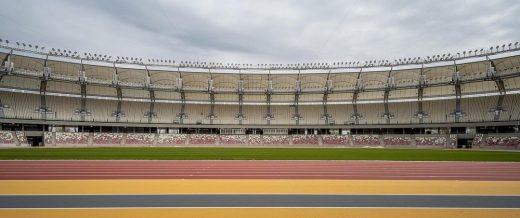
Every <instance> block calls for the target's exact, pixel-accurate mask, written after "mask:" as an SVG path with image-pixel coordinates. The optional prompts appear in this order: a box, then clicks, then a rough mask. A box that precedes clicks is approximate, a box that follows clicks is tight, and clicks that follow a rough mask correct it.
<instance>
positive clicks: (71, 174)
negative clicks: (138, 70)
mask: <svg viewBox="0 0 520 218" xmlns="http://www.w3.org/2000/svg"><path fill="white" fill-rule="evenodd" d="M0 179H2V180H12V179H20V180H31V179H378V180H473V181H475V180H481V181H482V180H484V181H485V180H488V181H520V163H491V162H487V163H485V162H401V161H155V160H154V161H146V160H143V161H141V160H136V161H127V160H120V161H119V160H116V161H70V160H66V161H0Z"/></svg>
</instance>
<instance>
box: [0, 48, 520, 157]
mask: <svg viewBox="0 0 520 218" xmlns="http://www.w3.org/2000/svg"><path fill="white" fill-rule="evenodd" d="M7 41H8V40H6V42H4V43H3V44H2V48H3V49H4V51H3V52H2V54H1V57H0V58H2V59H3V65H2V68H3V71H2V80H1V85H2V87H1V91H2V92H1V93H0V94H1V102H2V111H1V112H2V113H1V114H0V116H1V117H2V118H1V119H2V123H3V125H2V129H3V132H2V144H4V145H6V146H13V147H16V146H44V147H60V146H103V145H113V146H116V145H141V146H161V145H180V146H191V145H211V146H233V145H243V146H264V145H266V146H269V145H272V146H296V147H298V146H313V147H335V146H343V147H353V146H381V147H434V148H487V149H517V147H518V145H519V143H520V139H519V138H518V127H519V126H518V121H519V120H520V111H519V109H518V107H516V106H517V105H518V104H519V101H520V97H519V95H518V94H519V91H520V87H519V82H518V80H519V78H518V77H519V75H520V56H519V55H518V51H519V50H520V46H519V45H518V42H516V43H514V44H513V43H509V44H508V45H505V44H504V45H502V46H496V47H495V46H493V47H490V48H489V49H477V50H474V51H468V52H466V51H463V52H458V53H457V54H442V55H431V57H430V56H428V57H416V58H408V59H398V60H394V61H389V60H377V61H376V60H374V61H364V62H359V61H357V62H335V63H304V64H300V63H297V64H274V65H273V64H270V65H265V64H230V63H212V62H191V61H180V62H178V61H177V62H176V61H172V60H163V59H160V60H143V59H142V58H139V59H138V58H134V57H130V58H129V57H112V56H109V55H104V54H90V53H81V52H80V53H78V52H77V51H70V50H62V49H55V48H52V49H51V50H48V51H45V52H43V50H41V49H38V48H36V46H35V47H34V48H32V49H31V47H32V45H27V46H20V43H18V42H17V43H16V44H13V43H12V42H11V44H10V45H9V44H8V43H7ZM23 44H24V45H25V43H23ZM28 46H31V47H28Z"/></svg>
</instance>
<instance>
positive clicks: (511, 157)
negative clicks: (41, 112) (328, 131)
mask: <svg viewBox="0 0 520 218" xmlns="http://www.w3.org/2000/svg"><path fill="white" fill-rule="evenodd" d="M0 159H2V160H406V161H514V162H520V152H505V151H471V150H430V149H376V148H175V147H169V148H157V147H139V148H128V147H125V148H33V149H27V148H13V149H0Z"/></svg>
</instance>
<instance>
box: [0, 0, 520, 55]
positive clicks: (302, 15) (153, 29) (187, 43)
mask: <svg viewBox="0 0 520 218" xmlns="http://www.w3.org/2000/svg"><path fill="white" fill-rule="evenodd" d="M0 5H1V7H2V9H1V10H0V28H1V32H0V38H2V39H4V40H5V39H9V40H10V41H12V42H14V41H20V42H26V43H32V44H38V45H44V46H46V47H48V48H49V47H55V48H62V49H67V50H69V49H70V50H76V51H80V52H94V53H102V54H110V55H112V56H120V55H123V56H133V57H143V58H164V59H173V60H177V61H180V60H191V61H214V62H225V63H227V62H232V63H253V64H257V63H298V62H334V61H352V60H361V61H363V60H378V59H391V60H393V59H394V58H401V57H417V56H421V57H424V56H426V55H431V54H442V53H448V52H451V53H453V52H457V51H462V50H468V49H477V48H489V47H490V46H492V45H498V44H500V45H501V44H504V43H509V42H516V41H520V1H518V0H478V1H477V0H475V1H460V0H445V1H420V0H382V1H372V0H364V1H341V0H316V1H306V0H272V1H267V0H257V1H254V0H251V1H248V0H215V1H210V0H185V1H174V0H158V1H144V0H135V1H133V0H70V1H60V0H45V1H44V0H33V1H30V0H16V1H8V0H0Z"/></svg>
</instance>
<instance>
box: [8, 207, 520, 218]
mask: <svg viewBox="0 0 520 218" xmlns="http://www.w3.org/2000/svg"><path fill="white" fill-rule="evenodd" d="M0 217H9V218H34V217H38V218H71V217H74V218H92V217H103V218H143V217H154V218H166V217H168V218H176V217H178V218H186V217H212V218H224V217H225V218H235V217H236V218H244V217H248V218H267V217H269V218H276V217H284V218H291V217H294V218H317V217H326V218H340V217H358V218H364V217H370V218H374V217H382V218H390V217H399V218H417V217H421V218H430V217H431V218H438V217H443V218H448V217H471V218H480V217H482V218H484V217H486V218H488V217H493V218H500V217H520V209H445V208H442V209H426V208H132V209H29V210H0Z"/></svg>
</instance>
